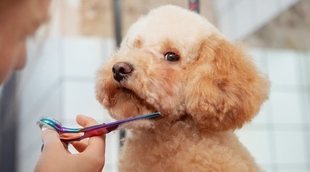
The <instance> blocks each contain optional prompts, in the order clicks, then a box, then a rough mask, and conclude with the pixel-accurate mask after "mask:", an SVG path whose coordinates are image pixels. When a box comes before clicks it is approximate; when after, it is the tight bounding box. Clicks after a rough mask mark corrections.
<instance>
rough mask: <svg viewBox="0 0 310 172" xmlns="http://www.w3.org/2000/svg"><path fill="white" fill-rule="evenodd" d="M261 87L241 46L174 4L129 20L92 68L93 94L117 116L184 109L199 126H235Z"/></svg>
mask: <svg viewBox="0 0 310 172" xmlns="http://www.w3.org/2000/svg"><path fill="white" fill-rule="evenodd" d="M267 94H268V82H267V81H266V80H265V79H264V78H263V77H262V76H261V75H260V74H259V72H258V71H257V70H256V68H255V66H254V65H253V63H252V62H251V61H250V59H248V57H247V56H246V55H245V54H244V53H243V52H242V50H240V49H239V48H238V47H236V46H234V45H232V44H230V43H229V42H228V41H227V40H226V39H225V38H224V37H223V36H222V35H221V34H220V33H219V32H218V30H217V29H216V28H215V27H214V26H213V25H211V24H210V23H209V22H208V21H207V20H206V19H204V18H203V17H201V16H199V15H197V14H195V13H192V12H190V11H187V10H185V9H182V8H180V7H175V6H164V7H160V8H157V9H155V10H153V11H151V12H150V13H149V14H148V15H146V16H145V17H142V18H141V19H139V20H138V21H137V22H136V23H135V24H133V26H132V27H131V28H130V29H129V31H128V34H127V35H126V36H125V38H124V40H123V42H122V44H121V47H120V49H119V50H118V52H116V53H115V55H114V56H113V58H112V60H111V61H110V62H108V63H107V64H106V65H104V66H103V67H102V68H101V70H100V71H99V72H98V82H97V99H98V100H99V101H100V103H102V104H103V105H104V106H105V107H106V108H107V109H108V110H109V111H110V113H111V114H112V116H113V117H114V118H117V119H121V118H127V117H130V116H133V115H137V114H145V113H150V112H155V111H159V112H161V113H162V115H163V118H164V119H165V120H167V121H169V120H171V121H173V120H177V119H179V118H181V116H188V117H190V118H191V119H192V120H193V121H194V122H195V123H196V124H197V126H199V128H202V129H208V130H228V129H235V128H238V127H241V126H242V124H243V123H245V122H246V121H249V120H251V119H252V117H253V116H254V115H255V114H256V113H257V112H258V110H259V108H260V106H261V104H262V103H263V101H264V100H265V99H266V98H267Z"/></svg>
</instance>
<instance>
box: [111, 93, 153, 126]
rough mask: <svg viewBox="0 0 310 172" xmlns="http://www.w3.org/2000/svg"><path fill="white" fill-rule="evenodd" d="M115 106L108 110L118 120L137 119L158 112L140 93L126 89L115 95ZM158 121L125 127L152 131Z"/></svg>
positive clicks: (132, 123)
mask: <svg viewBox="0 0 310 172" xmlns="http://www.w3.org/2000/svg"><path fill="white" fill-rule="evenodd" d="M113 99H114V102H113V105H112V106H110V107H109V108H108V110H109V112H110V114H111V116H112V117H113V118H115V119H117V120H121V119H126V118H130V117H135V116H138V115H142V114H149V113H153V112H158V110H157V109H155V108H154V107H153V106H152V105H151V104H149V103H148V102H146V101H145V100H144V99H142V98H141V96H139V94H138V93H136V92H134V91H132V90H131V89H128V88H125V87H119V88H118V91H117V92H116V93H115V95H114V98H113ZM155 121H156V120H153V119H151V120H139V121H135V122H131V123H128V124H125V125H123V126H122V127H123V128H127V129H150V128H153V127H154V122H155Z"/></svg>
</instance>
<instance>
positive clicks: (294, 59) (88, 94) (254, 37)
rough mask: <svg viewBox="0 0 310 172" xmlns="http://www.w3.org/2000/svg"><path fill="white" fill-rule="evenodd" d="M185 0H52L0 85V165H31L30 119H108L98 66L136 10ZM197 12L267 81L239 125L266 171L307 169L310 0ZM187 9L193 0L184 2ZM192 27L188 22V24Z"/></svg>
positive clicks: (34, 138)
mask: <svg viewBox="0 0 310 172" xmlns="http://www.w3.org/2000/svg"><path fill="white" fill-rule="evenodd" d="M164 4H175V5H178V6H182V7H185V8H189V6H190V5H189V4H190V1H188V0H165V1H164V0H156V1H155V0H114V1H113V0H53V1H52V2H51V5H50V11H49V13H50V19H49V21H48V22H47V23H46V24H44V25H42V26H41V27H40V28H39V29H38V30H37V32H36V33H35V35H33V36H32V37H30V38H29V39H28V40H27V50H28V62H27V66H26V68H25V69H23V70H22V71H20V72H17V73H16V74H15V75H14V76H13V77H12V78H11V79H10V81H9V82H7V84H6V85H4V86H3V87H2V88H0V92H1V94H0V95H1V101H0V108H1V109H0V112H1V113H0V136H1V140H0V158H1V159H0V171H3V172H6V171H8V172H9V171H18V172H28V171H33V168H34V165H35V163H36V161H37V159H38V156H39V154H40V147H41V139H40V132H39V128H38V126H37V125H36V121H37V120H38V119H39V118H40V117H42V116H51V117H54V118H56V119H58V120H59V121H61V122H62V123H63V124H64V125H66V126H76V124H75V116H76V115H77V114H85V115H89V116H92V117H93V118H95V119H96V120H98V121H99V122H107V121H111V120H112V119H110V118H109V116H108V114H107V112H106V111H105V110H104V109H103V108H102V107H101V105H100V104H99V103H98V102H97V101H96V99H95V91H94V85H95V77H96V70H97V69H98V68H99V66H100V65H101V64H102V63H104V62H105V61H106V60H107V59H108V58H109V57H110V55H111V54H112V53H113V51H114V50H115V49H116V48H117V44H118V43H119V41H120V39H121V37H122V36H123V35H124V34H125V33H126V31H127V29H128V27H129V26H130V25H131V24H132V23H133V22H134V21H136V20H137V19H138V18H139V16H141V15H143V14H146V13H147V12H148V11H149V10H150V9H152V8H155V7H158V6H160V5H164ZM199 4H200V5H199V9H200V14H201V15H203V16H205V17H206V18H208V19H209V20H210V21H211V22H212V23H214V25H216V26H217V27H218V28H219V29H220V30H221V31H222V32H223V33H224V34H225V35H226V36H227V38H228V39H229V40H231V41H233V42H242V44H243V45H244V46H245V48H246V49H247V51H248V52H249V54H251V55H252V58H253V60H254V61H255V63H256V64H257V66H258V67H259V68H260V69H261V71H263V73H264V74H266V75H267V76H268V78H269V79H270V81H271V84H272V85H271V93H270V97H269V100H268V101H267V102H266V103H265V104H264V105H263V107H262V109H261V111H260V113H259V115H258V116H257V117H256V118H255V119H254V120H253V121H252V122H251V123H250V124H247V125H246V126H245V127H243V128H242V129H240V130H238V131H237V134H238V135H239V137H240V139H241V141H242V142H243V143H244V145H245V146H246V147H247V148H248V149H249V151H250V152H251V153H252V155H253V156H254V157H255V159H256V161H257V162H258V163H259V164H260V165H261V166H262V168H263V169H264V171H268V172H269V171H270V172H308V171H310V147H309V145H310V125H309V124H310V77H309V76H310V41H309V40H310V34H309V29H310V11H309V7H310V1H309V0H272V1H270V0H200V3H199ZM191 7H193V4H192V5H191ZM189 27H190V26H189ZM119 151H120V133H119V132H118V131H117V132H113V133H111V134H108V136H107V146H106V165H105V170H104V171H106V172H116V171H117V159H118V155H119Z"/></svg>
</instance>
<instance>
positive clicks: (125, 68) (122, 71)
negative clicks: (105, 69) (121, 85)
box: [112, 62, 133, 82]
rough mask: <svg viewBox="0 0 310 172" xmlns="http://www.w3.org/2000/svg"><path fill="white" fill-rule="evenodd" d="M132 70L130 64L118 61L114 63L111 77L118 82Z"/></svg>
mask: <svg viewBox="0 0 310 172" xmlns="http://www.w3.org/2000/svg"><path fill="white" fill-rule="evenodd" d="M132 71H133V67H132V65H131V64H129V63H126V62H118V63H116V64H114V66H113V68H112V72H113V77H114V79H115V80H116V81H118V82H121V81H122V80H123V79H124V78H126V77H127V76H128V75H130V74H131V73H132Z"/></svg>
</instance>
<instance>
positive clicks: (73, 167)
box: [35, 115, 105, 172]
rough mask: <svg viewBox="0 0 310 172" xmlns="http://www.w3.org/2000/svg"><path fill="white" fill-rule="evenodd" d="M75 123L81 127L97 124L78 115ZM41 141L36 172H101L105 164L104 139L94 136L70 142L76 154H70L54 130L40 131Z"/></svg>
mask: <svg viewBox="0 0 310 172" xmlns="http://www.w3.org/2000/svg"><path fill="white" fill-rule="evenodd" d="M76 121H77V123H78V124H80V125H81V126H82V127H88V126H91V125H95V124H97V122H96V121H95V120H94V119H92V118H89V117H86V116H82V115H78V116H77V118H76ZM42 139H43V143H44V149H43V151H42V154H41V156H40V159H39V161H38V163H37V165H36V167H35V171H36V172H43V171H44V172H50V171H51V172H54V171H57V172H63V171H66V172H67V171H74V172H75V171H79V172H84V171H85V172H93V171H96V172H97V171H102V168H103V166H104V162H105V158H104V157H105V137H101V136H94V137H91V138H89V139H88V140H86V139H84V140H82V141H78V142H72V145H73V146H74V147H75V149H76V150H77V151H78V152H79V153H78V154H71V153H70V152H69V151H68V150H67V148H65V147H64V145H63V143H62V142H61V141H60V139H59V135H58V133H57V132H56V131H54V130H51V129H45V130H44V131H42Z"/></svg>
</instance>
